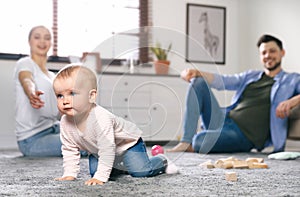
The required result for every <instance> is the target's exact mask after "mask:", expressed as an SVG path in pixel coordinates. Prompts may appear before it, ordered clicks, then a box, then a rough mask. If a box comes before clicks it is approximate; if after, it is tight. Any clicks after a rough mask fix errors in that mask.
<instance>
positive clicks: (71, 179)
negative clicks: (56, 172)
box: [54, 176, 76, 181]
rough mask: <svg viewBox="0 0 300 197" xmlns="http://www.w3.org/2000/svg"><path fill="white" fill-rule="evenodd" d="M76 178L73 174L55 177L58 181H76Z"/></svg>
mask: <svg viewBox="0 0 300 197" xmlns="http://www.w3.org/2000/svg"><path fill="white" fill-rule="evenodd" d="M75 179H76V178H75V177H73V176H65V177H59V178H55V179H54V180H56V181H74V180H75Z"/></svg>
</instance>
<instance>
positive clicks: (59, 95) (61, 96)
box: [56, 92, 77, 99]
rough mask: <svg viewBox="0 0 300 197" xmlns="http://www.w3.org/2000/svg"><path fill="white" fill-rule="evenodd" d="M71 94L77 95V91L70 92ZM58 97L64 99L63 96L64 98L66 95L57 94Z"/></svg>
mask: <svg viewBox="0 0 300 197" xmlns="http://www.w3.org/2000/svg"><path fill="white" fill-rule="evenodd" d="M69 95H71V96H75V95H77V93H75V92H70V94H69ZM56 97H57V98H58V99H63V98H64V96H63V95H62V94H57V95H56Z"/></svg>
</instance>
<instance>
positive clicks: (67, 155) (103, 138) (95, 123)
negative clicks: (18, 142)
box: [60, 105, 142, 182]
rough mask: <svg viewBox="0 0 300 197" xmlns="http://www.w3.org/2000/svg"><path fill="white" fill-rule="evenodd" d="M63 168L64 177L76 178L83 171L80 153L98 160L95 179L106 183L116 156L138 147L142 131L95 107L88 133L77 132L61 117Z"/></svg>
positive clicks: (101, 108) (74, 126)
mask: <svg viewBox="0 0 300 197" xmlns="http://www.w3.org/2000/svg"><path fill="white" fill-rule="evenodd" d="M60 132H61V133H60V137H61V141H62V154H63V167H64V174H63V177H65V176H73V177H75V178H76V177H77V175H78V173H79V170H80V162H79V161H80V150H85V151H88V152H89V153H90V154H94V155H96V156H98V157H99V159H98V168H97V171H96V173H95V175H94V177H93V178H96V179H98V180H100V181H102V182H107V181H108V179H109V175H110V173H111V170H112V166H113V163H114V159H115V155H116V154H117V155H120V154H122V153H123V152H124V151H125V150H127V149H128V148H130V147H132V146H133V145H135V144H136V143H137V141H138V139H139V138H140V137H141V135H142V131H141V130H140V129H139V128H138V127H137V126H136V125H135V124H134V123H132V122H129V121H126V120H124V119H123V118H120V117H117V116H115V115H114V114H112V113H110V112H109V111H108V110H106V109H104V108H103V107H101V106H98V105H97V106H95V107H94V108H93V109H92V110H91V112H90V114H89V117H88V119H87V122H86V130H85V131H83V132H81V131H79V130H78V129H77V127H76V123H75V122H74V121H73V120H68V119H67V118H66V116H65V115H64V116H62V118H61V122H60Z"/></svg>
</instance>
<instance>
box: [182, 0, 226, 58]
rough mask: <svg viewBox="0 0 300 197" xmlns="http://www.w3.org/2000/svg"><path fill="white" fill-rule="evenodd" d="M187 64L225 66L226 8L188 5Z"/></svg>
mask: <svg viewBox="0 0 300 197" xmlns="http://www.w3.org/2000/svg"><path fill="white" fill-rule="evenodd" d="M186 9H187V10H186V11H187V12H186V13H187V15H186V62H195V63H209V64H225V52H226V51H225V47H226V46H225V44H226V40H225V39H226V8H225V7H221V6H211V5H201V4H192V3H188V4H187V6H186Z"/></svg>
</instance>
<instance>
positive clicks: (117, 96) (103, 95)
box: [97, 73, 188, 141]
mask: <svg viewBox="0 0 300 197" xmlns="http://www.w3.org/2000/svg"><path fill="white" fill-rule="evenodd" d="M98 86H99V92H98V99H97V101H98V103H99V104H100V105H101V106H103V107H105V108H106V109H108V110H109V111H111V112H113V113H114V114H116V115H118V116H120V117H123V118H124V119H126V120H129V121H131V122H134V123H135V124H137V126H138V127H139V128H140V129H141V130H143V139H144V140H145V141H178V140H179V138H180V136H181V132H182V119H183V113H184V107H185V95H186V89H187V86H188V83H187V82H184V81H183V80H182V79H180V77H179V76H174V75H164V76H159V75H152V74H150V75H144V74H120V73H119V74H118V73H110V74H101V75H99V84H98Z"/></svg>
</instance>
